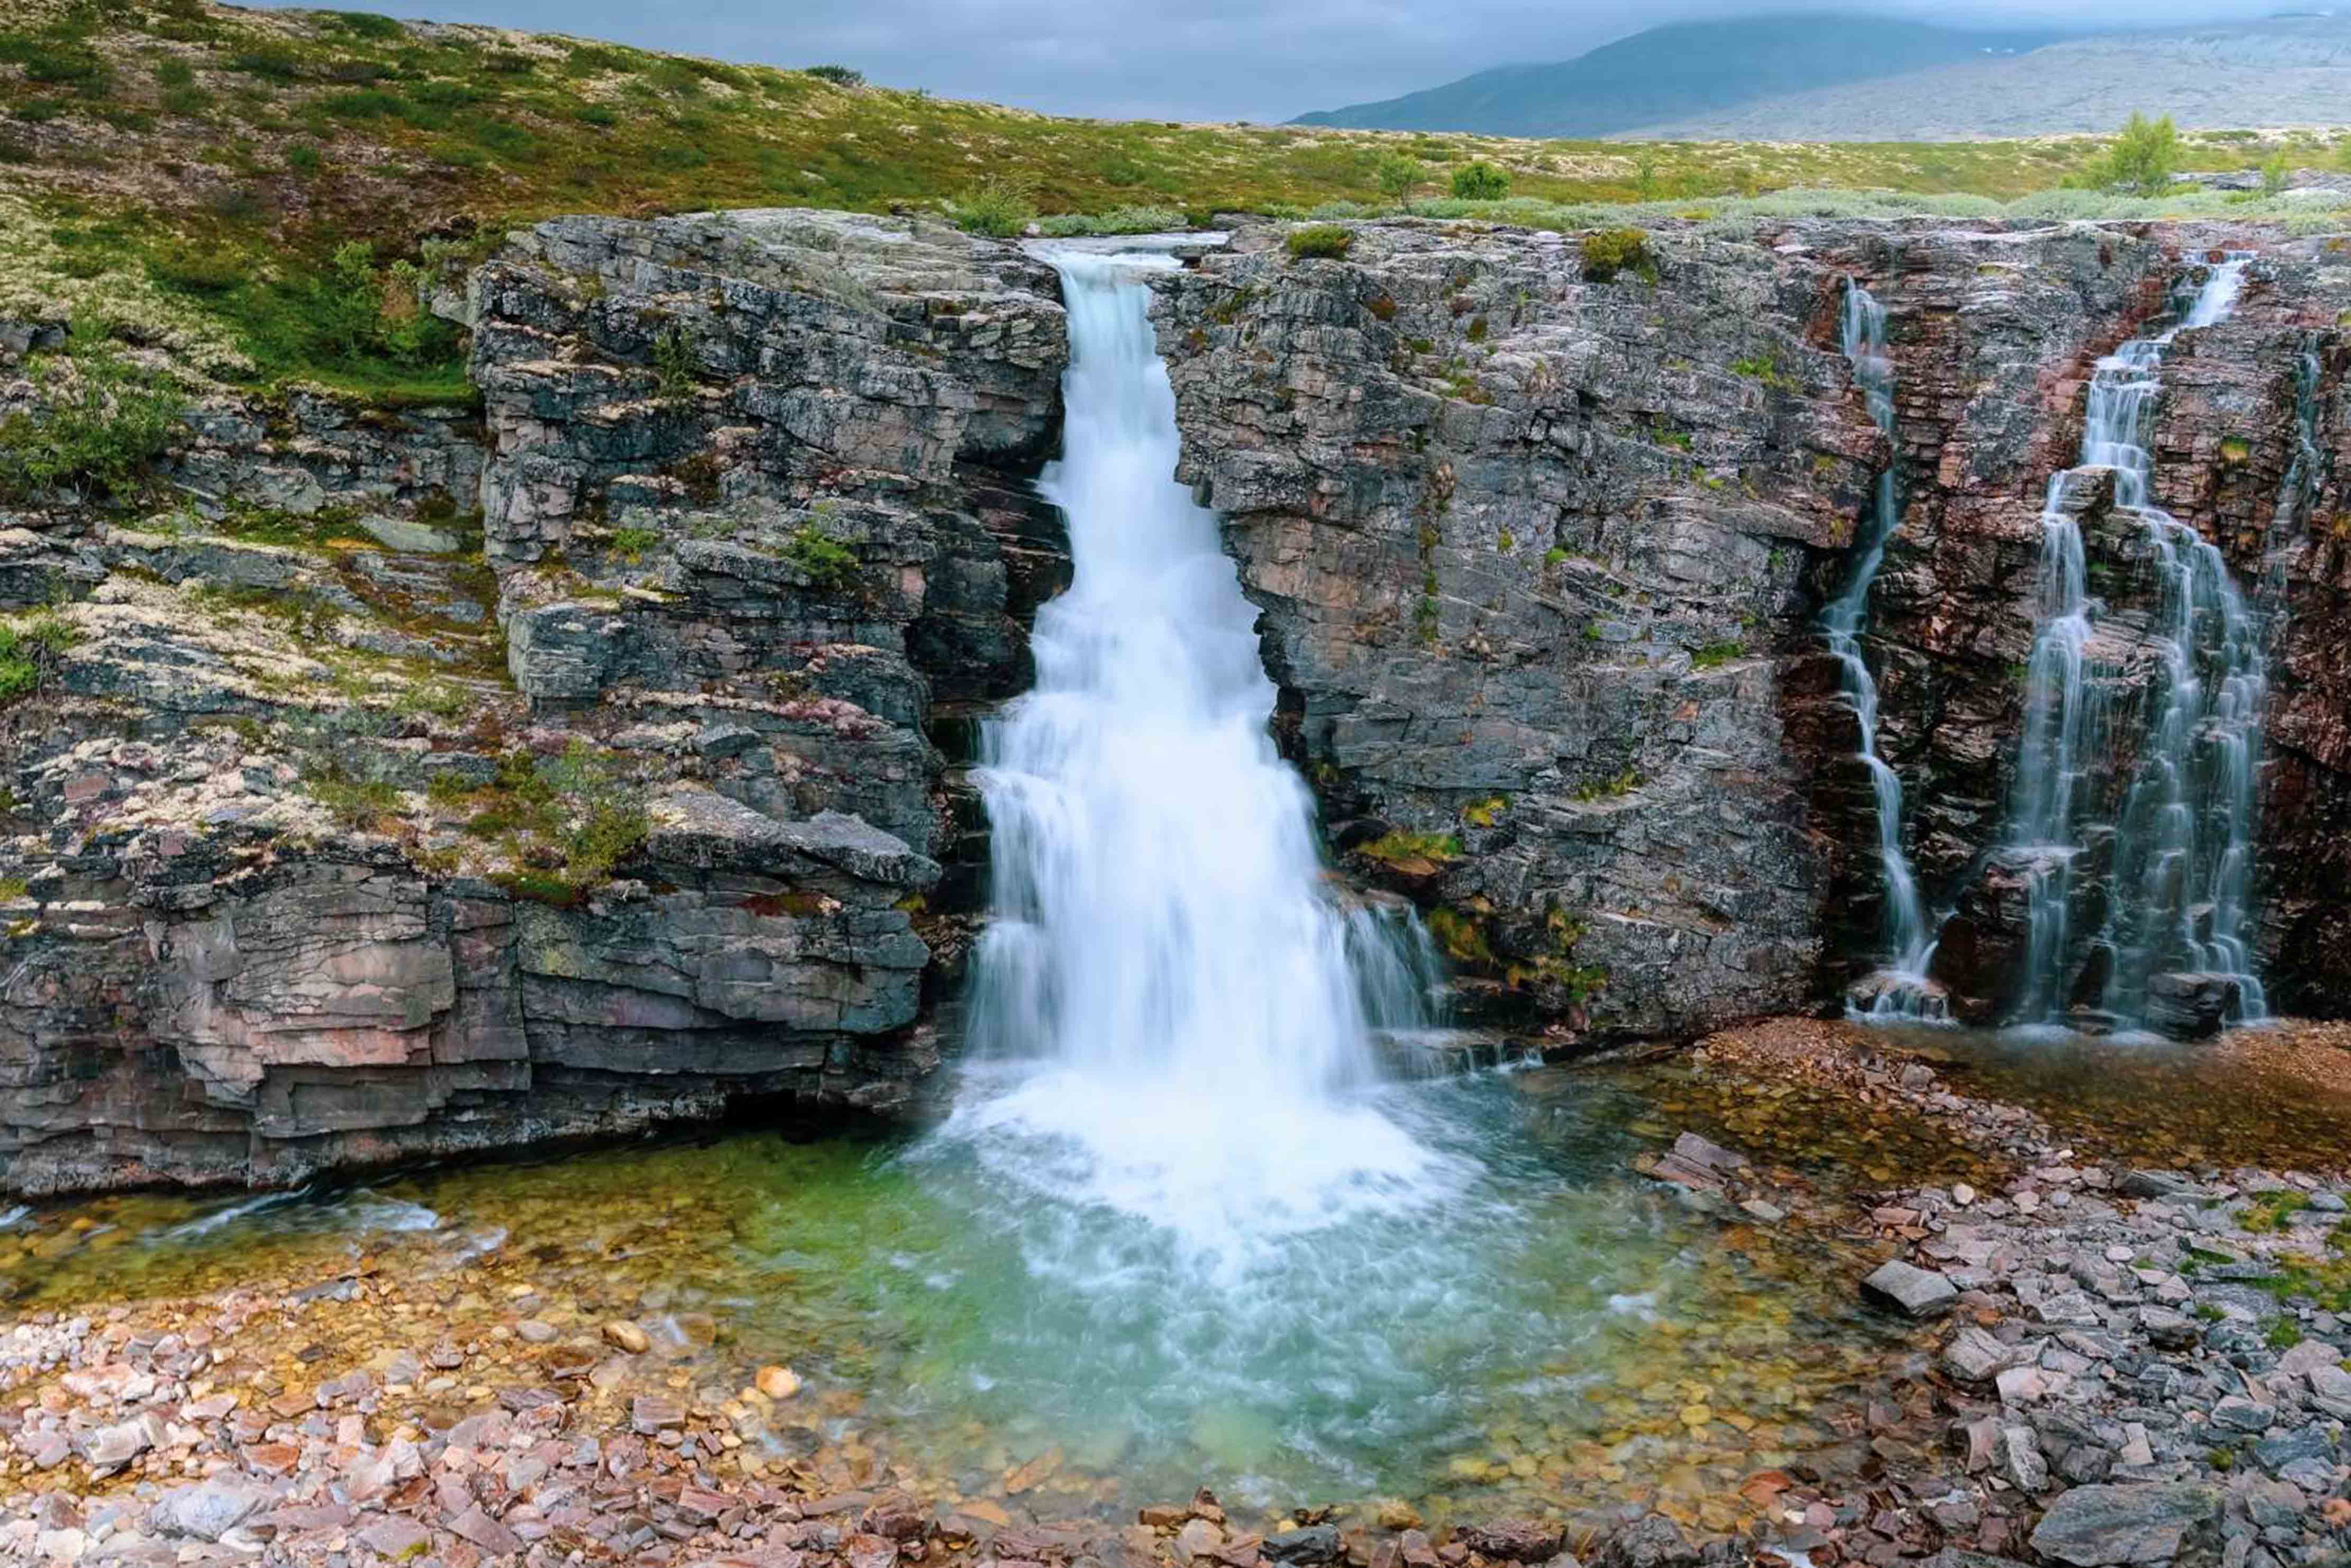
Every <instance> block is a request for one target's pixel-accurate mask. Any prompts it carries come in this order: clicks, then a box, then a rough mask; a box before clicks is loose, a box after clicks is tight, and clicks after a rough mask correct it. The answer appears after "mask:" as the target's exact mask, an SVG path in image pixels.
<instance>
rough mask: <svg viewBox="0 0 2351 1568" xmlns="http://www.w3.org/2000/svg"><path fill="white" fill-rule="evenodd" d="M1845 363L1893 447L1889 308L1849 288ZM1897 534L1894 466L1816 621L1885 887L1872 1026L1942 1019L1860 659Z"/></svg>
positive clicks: (1898, 800)
mask: <svg viewBox="0 0 2351 1568" xmlns="http://www.w3.org/2000/svg"><path fill="white" fill-rule="evenodd" d="M1844 356H1845V358H1846V359H1847V360H1848V361H1851V362H1852V364H1853V379H1854V382H1855V385H1857V386H1859V387H1860V388H1861V390H1862V395H1863V398H1864V400H1865V402H1866V403H1867V404H1868V408H1869V417H1870V420H1871V422H1872V423H1875V424H1876V426H1877V428H1878V429H1880V430H1882V431H1884V432H1885V433H1886V435H1887V436H1888V437H1889V438H1890V437H1891V436H1892V435H1893V434H1894V357H1893V355H1892V354H1890V353H1888V352H1887V351H1886V307H1885V306H1883V305H1881V304H1879V303H1878V302H1877V300H1876V298H1875V297H1873V296H1872V295H1871V294H1870V292H1869V290H1868V289H1866V288H1864V287H1862V286H1861V285H1860V284H1859V283H1855V282H1852V281H1850V280H1848V281H1847V283H1846V284H1845V295H1844ZM1901 526H1902V498H1901V490H1900V487H1899V481H1898V478H1897V476H1896V474H1895V471H1894V467H1893V465H1890V464H1889V465H1887V466H1886V471H1885V472H1884V473H1883V474H1880V475H1879V476H1877V486H1876V493H1875V497H1874V501H1873V505H1872V507H1871V508H1870V516H1869V521H1868V523H1867V525H1866V527H1865V532H1864V533H1863V535H1862V537H1861V538H1860V539H1859V540H1858V541H1857V543H1858V546H1859V548H1858V549H1856V550H1855V557H1854V569H1853V579H1852V580H1851V581H1849V582H1848V583H1846V585H1845V590H1844V592H1843V593H1841V594H1839V595H1838V596H1837V597H1836V598H1835V599H1834V600H1833V601H1830V603H1829V606H1828V608H1827V610H1826V611H1824V612H1823V613H1822V616H1821V624H1822V627H1823V630H1824V631H1825V632H1827V634H1828V641H1829V651H1830V652H1831V653H1834V654H1835V655H1836V659H1837V664H1838V666H1839V668H1840V669H1841V670H1842V672H1843V685H1844V695H1845V698H1846V700H1847V701H1848V702H1850V703H1851V704H1852V705H1853V712H1854V719H1855V724H1856V726H1857V727H1858V728H1859V730H1860V732H1861V751H1860V757H1861V760H1862V763H1863V765H1864V766H1865V767H1866V768H1868V769H1869V780H1870V787H1871V789H1872V790H1873V792H1874V793H1875V794H1876V804H1877V863H1878V875H1879V881H1880V882H1881V883H1882V884H1883V885H1884V888H1885V904H1884V908H1883V912H1882V913H1881V915H1880V916H1879V935H1880V940H1881V946H1882V951H1883V953H1884V959H1885V961H1884V965H1883V967H1882V972H1881V973H1880V974H1878V975H1876V976H1873V977H1871V980H1870V983H1869V985H1868V988H1867V997H1866V1000H1865V1001H1863V1002H1860V1003H1859V1004H1858V1005H1857V1006H1856V1007H1855V1010H1856V1011H1857V1012H1859V1013H1861V1014H1862V1015H1863V1016H1866V1017H1870V1018H1878V1019H1917V1018H1921V1017H1928V1016H1934V1017H1939V1016H1940V1014H1941V1007H1940V998H1939V996H1938V994H1937V993H1936V992H1935V991H1934V990H1933V989H1932V988H1930V986H1929V985H1928V980H1927V978H1926V975H1927V966H1928V961H1929V960H1931V959H1932V958H1933V956H1934V948H1935V944H1934V937H1933V936H1932V934H1931V933H1930V932H1929V930H1928V925H1927V915H1926V910H1925V908H1924V907H1923V906H1922V904H1920V902H1919V898H1918V882H1917V877H1916V876H1915V875H1914V874H1912V872H1911V869H1910V857H1909V856H1908V854H1907V853H1905V852H1904V851H1903V848H1902V779H1901V777H1900V776H1899V775H1898V774H1896V772H1895V771H1894V769H1893V768H1891V767H1889V766H1887V765H1886V759H1885V758H1882V757H1880V756H1879V755H1878V753H1877V681H1876V677H1874V676H1873V675H1871V674H1870V672H1869V661H1868V660H1867V659H1866V658H1865V657H1864V656H1863V653H1862V647H1861V632H1862V627H1863V626H1864V625H1865V623H1866V622H1867V621H1868V619H1869V591H1870V588H1871V585H1873V584H1874V583H1876V580H1877V570H1878V568H1879V567H1880V566H1882V565H1883V564H1885V560H1886V544H1887V542H1888V541H1889V540H1891V539H1892V538H1894V534H1895V530H1896V529H1897V528H1900V527H1901Z"/></svg>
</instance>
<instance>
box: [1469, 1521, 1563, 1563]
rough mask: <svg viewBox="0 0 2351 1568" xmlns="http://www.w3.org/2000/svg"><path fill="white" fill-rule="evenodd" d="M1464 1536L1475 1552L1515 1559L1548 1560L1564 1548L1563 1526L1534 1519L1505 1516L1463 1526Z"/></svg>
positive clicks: (1528, 1560) (1518, 1560) (1524, 1560)
mask: <svg viewBox="0 0 2351 1568" xmlns="http://www.w3.org/2000/svg"><path fill="white" fill-rule="evenodd" d="M1460 1540H1461V1542H1462V1543H1463V1544H1465V1545H1467V1546H1468V1548H1469V1550H1470V1551H1472V1552H1480V1553H1482V1554H1484V1555H1485V1556H1488V1557H1497V1558H1505V1559H1508V1560H1509V1561H1510V1562H1512V1563H1543V1562H1548V1561H1549V1560H1550V1559H1551V1558H1552V1557H1553V1556H1556V1555H1557V1554H1558V1552H1559V1549H1560V1531H1559V1527H1558V1526H1556V1525H1546V1524H1541V1523H1538V1522H1536V1521H1533V1520H1531V1519H1502V1520H1496V1521H1493V1522H1492V1523H1490V1524H1484V1525H1471V1526H1468V1528H1466V1529H1465V1530H1463V1531H1462V1532H1461V1535H1460Z"/></svg>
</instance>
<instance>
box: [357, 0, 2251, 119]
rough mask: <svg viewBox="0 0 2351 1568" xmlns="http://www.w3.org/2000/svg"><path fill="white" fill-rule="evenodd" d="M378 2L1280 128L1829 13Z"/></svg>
mask: <svg viewBox="0 0 2351 1568" xmlns="http://www.w3.org/2000/svg"><path fill="white" fill-rule="evenodd" d="M352 3H360V4H364V3H365V0H352ZM379 3H380V0H379ZM1832 4H1833V0H1832ZM384 8H385V9H388V10H391V11H392V13H393V14H394V15H398V16H433V17H437V18H439V19H442V20H444V21H465V22H488V23H495V24H497V25H499V26H510V27H521V28H526V29H529V30H532V31H544V32H562V33H572V34H578V35H582V36H585V37H601V38H611V39H614V40H616V41H619V42H622V43H629V44H635V45H639V46H641V47H646V48H658V49H673V50H677V51H681V52H684V53H688V54H698V55H710V56H716V57H719V58H722V59H733V60H754V61H760V62H764V63H767V64H770V65H784V66H804V65H815V64H820V63H822V62H827V61H838V62H839V63H841V64H843V65H850V66H854V67H856V68H859V69H861V70H862V71H864V72H865V73H866V74H867V75H868V76H869V77H871V78H872V79H874V80H875V81H879V82H885V83H888V84H889V85H891V86H893V87H920V88H927V89H930V90H931V91H932V92H935V93H936V94H938V95H940V96H941V97H947V98H974V99H988V100H990V101H994V102H998V103H1009V104H1018V105H1020V106H1022V107H1025V108H1029V109H1038V110H1048V111H1050V112H1052V113H1057V114H1092V115H1103V116H1114V117H1119V118H1136V119H1167V120H1259V121H1273V120H1286V119H1288V118H1290V116H1292V115H1295V114H1301V113H1303V112H1305V111H1306V110H1313V109H1329V108H1332V107H1334V106H1336V105H1339V104H1343V103H1356V102H1362V101H1364V100H1366V99H1379V98H1387V97H1392V96H1394V95H1395V94H1397V93H1403V92H1409V91H1412V90H1414V89H1419V88H1425V87H1434V86H1436V85H1437V84H1438V83H1441V82H1445V81H1449V80H1451V79H1453V78H1456V77H1460V76H1464V75H1467V74H1468V73H1469V72H1471V71H1475V70H1482V69H1485V68H1488V67H1489V66H1500V65H1513V64H1534V63H1538V62H1541V61H1546V60H1557V59H1564V58H1567V57H1570V56H1573V55H1576V54H1580V53H1582V52H1583V50H1585V49H1588V48H1592V47H1594V46H1596V45H1599V44H1603V43H1606V42H1607V41H1609V40H1610V39H1612V38H1616V37H1624V36H1625V35H1626V34H1628V33H1633V32H1637V31H1639V30H1640V29H1641V28H1644V27H1649V26H1656V25H1657V24H1658V23H1660V22H1667V21H1676V20H1681V19H1685V18H1688V17H1697V16H1723V15H1733V14H1740V13H1742V12H1743V13H1746V14H1769V13H1771V12H1775V11H1788V10H1794V9H1800V8H1801V9H1826V8H1830V7H1829V6H1827V5H1820V4H1818V0H1815V4H1814V5H1769V6H1763V5H1757V6H1744V7H1740V6H1725V5H1720V4H1719V3H1717V4H1711V5H1709V4H1704V3H1696V0H1604V3H1589V4H1575V3H1569V4H1556V3H1555V4H1542V3H1541V0H1409V3H1407V0H1366V3H1349V0H1259V3H1255V4H1251V3H1247V0H1196V3H1193V4H1185V5H1172V4H1166V3H1164V0H800V3H799V4H796V5H776V4H763V3H761V0H693V3H690V4H674V5H667V6H646V5H624V4H619V3H616V0H431V3H427V4H397V3H395V4H392V5H387V6H385V7H384ZM1857 8H1858V7H1857ZM1870 8H1871V9H1875V10H1877V11H1881V12H1884V13H1886V14H1898V15H1905V16H1915V17H1917V18H1918V19H1920V20H1926V21H1936V22H1940V23H1943V24H1945V25H1947V26H1966V25H1968V24H1970V23H1982V24H2015V23H2020V22H2022V23H2031V22H2047V23H2051V24H2053V25H2065V26H2081V25H2082V22H2083V21H2084V17H2083V15H2082V8H2081V7H2080V6H2079V5H2067V4H2063V3H2053V0H1983V3H1980V4H1974V5H1961V6H1954V5H1936V4H1932V3H1923V0H1922V3H1911V4H1898V3H1897V4H1890V5H1877V6H1874V7H1870ZM2273 9H2275V6H2274V5H2273V4H2268V3H2263V0H2251V3H2247V0H2219V3H2217V4H2215V3H2205V4H2178V3H2172V0H2152V3H2151V4H2144V5H2140V6H2138V7H2136V8H2135V10H2134V13H2133V15H2132V16H2131V20H2132V21H2133V22H2135V23H2136V24H2137V25H2139V26H2162V25H2165V24H2168V23H2178V22H2194V21H2202V20H2208V19H2213V18H2217V17H2221V16H2229V17H2246V16H2262V15H2265V14H2267V13H2268V12H2270V11H2272V10H2273Z"/></svg>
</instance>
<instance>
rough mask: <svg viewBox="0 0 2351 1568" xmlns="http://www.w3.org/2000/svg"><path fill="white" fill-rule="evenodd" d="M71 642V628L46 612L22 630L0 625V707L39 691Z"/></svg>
mask: <svg viewBox="0 0 2351 1568" xmlns="http://www.w3.org/2000/svg"><path fill="white" fill-rule="evenodd" d="M73 640H74V633H73V628H72V627H70V626H68V625H67V624H66V623H65V622H63V621H61V620H59V619H58V618H57V616H55V615H53V614H49V613H47V612H44V613H42V614H39V615H36V616H34V617H33V619H32V620H31V621H29V622H26V623H25V624H24V625H21V626H18V625H13V624H11V623H9V622H4V621H0V704H6V703H13V702H16V701H17V700H18V699H19V698H22V697H28V696H30V695H33V694H34V693H35V692H37V691H38V690H40V689H41V685H42V683H43V682H44V681H46V680H47V679H48V676H49V672H50V671H51V670H52V669H54V668H55V667H56V664H57V655H58V654H60V653H64V652H65V651H66V650H67V649H68V648H69V647H71V646H72V645H73Z"/></svg>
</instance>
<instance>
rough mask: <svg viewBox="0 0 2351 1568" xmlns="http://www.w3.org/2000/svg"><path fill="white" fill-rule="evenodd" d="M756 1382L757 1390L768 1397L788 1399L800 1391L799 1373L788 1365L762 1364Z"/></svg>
mask: <svg viewBox="0 0 2351 1568" xmlns="http://www.w3.org/2000/svg"><path fill="white" fill-rule="evenodd" d="M756 1383H757V1385H758V1390H759V1392H760V1393H762V1394H764V1395H766V1396H768V1398H770V1399H789V1398H790V1397H791V1396H793V1395H795V1394H798V1393H799V1391H800V1379H799V1374H798V1373H796V1372H794V1371H793V1370H792V1369H791V1368H790V1367H789V1366H763V1367H761V1368H759V1375H758V1378H757V1379H756Z"/></svg>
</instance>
